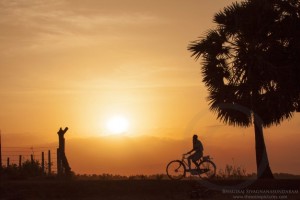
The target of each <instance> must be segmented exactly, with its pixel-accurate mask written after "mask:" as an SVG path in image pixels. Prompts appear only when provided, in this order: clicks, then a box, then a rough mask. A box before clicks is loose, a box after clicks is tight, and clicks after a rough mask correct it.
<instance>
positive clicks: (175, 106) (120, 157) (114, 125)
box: [0, 0, 300, 175]
mask: <svg viewBox="0 0 300 200" xmlns="http://www.w3.org/2000/svg"><path fill="white" fill-rule="evenodd" d="M232 2H236V0H222V1H211V0H205V1H199V0H189V1H182V0H163V1H141V0H126V1H124V0H112V1H107V0H105V1H104V0H89V1H79V0H74V1H73V0H64V1H61V0H51V1H37V0H34V1H24V0H23V1H9V0H6V1H0V26H1V30H0V40H1V46H0V74H1V78H0V129H1V131H2V137H1V139H2V146H3V147H5V146H7V147H16V146H17V147H20V146H21V147H24V146H25V147H27V146H28V147H36V146H41V147H48V146H52V147H54V149H56V148H57V145H58V136H57V131H58V129H59V128H60V127H69V130H68V132H67V133H66V134H65V142H66V147H65V149H66V155H67V158H68V162H69V163H70V166H71V168H72V170H73V171H74V172H75V173H82V174H84V173H89V174H101V173H110V174H126V175H132V174H155V173H157V174H162V173H165V168H166V163H168V162H169V161H170V160H173V159H180V158H181V155H182V154H183V153H185V152H187V151H188V150H191V149H192V135H193V134H195V133H197V134H198V135H199V139H200V140H201V141H202V143H203V145H204V152H205V154H207V155H211V156H212V157H213V158H214V161H215V162H216V164H217V166H218V169H221V168H223V169H224V167H225V166H226V164H232V163H233V160H234V164H235V165H236V166H244V167H245V168H246V170H247V172H249V173H250V172H255V171H256V166H255V162H256V161H255V145H254V141H255V138H254V128H253V126H250V127H249V128H240V127H233V126H227V125H225V124H223V123H221V122H220V121H219V120H218V119H217V115H216V114H215V113H213V112H211V110H209V105H208V99H207V96H208V92H207V88H206V86H205V85H204V84H203V83H202V78H203V77H202V74H201V62H200V60H199V61H197V62H195V60H194V58H192V57H191V53H190V52H189V51H188V50H187V46H188V44H189V43H190V42H191V41H194V40H197V39H198V38H201V36H202V35H203V34H204V33H206V32H207V31H208V30H209V29H210V28H211V27H213V26H214V24H213V16H214V14H215V13H217V12H219V11H220V10H221V9H222V8H224V7H225V6H227V5H229V4H231V3H232ZM238 2H240V0H239V1H238ZM299 130H300V113H295V115H294V116H293V118H292V119H291V120H289V121H285V122H284V123H282V124H281V125H279V126H271V127H270V128H266V129H264V134H265V142H266V146H267V150H268V155H269V160H270V163H271V167H273V171H274V172H288V173H295V174H300V160H299V158H298V157H299V156H298V155H296V153H295V152H300V145H299V141H300V134H299ZM46 150H47V149H46ZM45 152H46V151H45ZM35 153H36V154H35V155H40V154H39V152H35ZM54 153H55V152H54ZM7 155H8V154H7ZM16 155H19V154H17V153H16ZM5 159H7V158H6V157H5V155H4V154H3V158H2V160H5ZM52 159H53V161H54V162H56V161H55V157H53V158H52ZM13 160H18V157H16V158H11V161H13ZM16 164H18V163H16Z"/></svg>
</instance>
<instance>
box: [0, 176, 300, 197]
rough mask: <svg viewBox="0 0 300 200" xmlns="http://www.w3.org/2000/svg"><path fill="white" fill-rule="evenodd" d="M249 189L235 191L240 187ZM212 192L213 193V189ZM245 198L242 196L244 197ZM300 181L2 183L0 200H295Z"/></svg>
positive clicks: (49, 181) (36, 181) (297, 195)
mask: <svg viewBox="0 0 300 200" xmlns="http://www.w3.org/2000/svg"><path fill="white" fill-rule="evenodd" d="M245 183H246V185H248V184H251V185H248V186H246V187H244V188H238V187H239V186H243V184H245ZM213 188H214V189H213ZM243 192H244V194H241V193H243ZM299 192H300V180H271V181H267V180H266V181H256V182H253V181H251V182H249V181H246V182H245V181H236V180H215V181H213V182H205V181H191V180H185V181H169V180H103V181H82V180H77V181H61V180H24V181H1V183H0V199H108V200H110V199H111V200H112V199H120V200H125V199H126V200H127V199H132V200H137V199H143V200H147V199H153V200H154V199H157V200H160V199H178V200H179V199H180V200H184V199H291V200H293V199H296V200H300V194H299Z"/></svg>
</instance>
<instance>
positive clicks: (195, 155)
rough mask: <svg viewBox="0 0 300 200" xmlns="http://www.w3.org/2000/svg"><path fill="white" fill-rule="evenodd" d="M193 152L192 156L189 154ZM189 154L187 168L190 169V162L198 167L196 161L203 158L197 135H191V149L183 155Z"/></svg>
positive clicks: (201, 146)
mask: <svg viewBox="0 0 300 200" xmlns="http://www.w3.org/2000/svg"><path fill="white" fill-rule="evenodd" d="M192 152H194V153H193V154H191V153H192ZM188 154H191V155H190V156H189V157H188V158H187V159H188V167H189V169H191V160H192V161H193V163H194V164H195V165H196V167H198V164H197V161H198V160H199V159H200V158H201V157H202V156H203V145H202V143H201V142H200V140H198V135H193V149H192V150H190V151H189V152H187V153H186V154H184V155H188Z"/></svg>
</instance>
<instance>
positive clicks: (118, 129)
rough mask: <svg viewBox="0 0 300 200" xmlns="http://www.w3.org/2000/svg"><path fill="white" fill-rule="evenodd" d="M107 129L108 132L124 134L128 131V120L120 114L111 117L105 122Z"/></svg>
mask: <svg viewBox="0 0 300 200" xmlns="http://www.w3.org/2000/svg"><path fill="white" fill-rule="evenodd" d="M106 127H107V130H108V131H109V132H110V134H124V133H126V132H127V131H128V128H129V122H128V120H127V119H126V118H125V117H123V116H120V115H116V116H113V117H111V118H110V119H109V120H108V121H107V123H106Z"/></svg>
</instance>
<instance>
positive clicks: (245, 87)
mask: <svg viewBox="0 0 300 200" xmlns="http://www.w3.org/2000/svg"><path fill="white" fill-rule="evenodd" d="M299 4H300V3H299V1H298V0H289V1H286V0H246V1H243V2H241V3H233V4H231V5H230V6H227V7H225V8H224V9H223V10H222V11H220V12H218V13H216V14H215V16H214V23H216V24H217V27H216V28H214V29H211V30H209V31H208V32H207V33H206V34H205V36H204V37H202V38H200V39H199V40H197V41H193V42H191V43H190V45H189V46H188V50H189V51H191V52H192V56H194V57H195V59H196V60H197V59H199V58H200V57H201V58H202V61H203V62H202V65H203V67H202V74H203V82H204V83H205V85H206V86H207V87H208V91H209V97H208V100H209V104H210V109H211V110H212V111H214V112H216V113H217V118H218V119H220V120H221V121H223V122H225V123H227V124H229V125H234V126H242V127H249V126H251V125H252V124H254V130H255V150H256V165H257V176H258V178H273V175H272V171H271V168H270V165H269V161H268V156H267V151H266V145H265V142H264V136H263V127H269V126H271V125H274V124H275V125H278V124H280V122H282V121H283V120H285V119H289V118H291V117H292V116H293V113H294V112H295V111H296V110H299V105H300V103H299V102H300V101H299V100H300V95H299V94H300V84H299V82H298V80H300V67H299V66H300V65H299V64H300V59H299V58H300V40H299V38H300V31H299V30H300V29H299V27H300V9H299V8H300V5H299ZM226 105H227V106H226ZM228 105H231V106H228ZM245 108H247V109H248V110H247V109H246V110H245Z"/></svg>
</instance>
